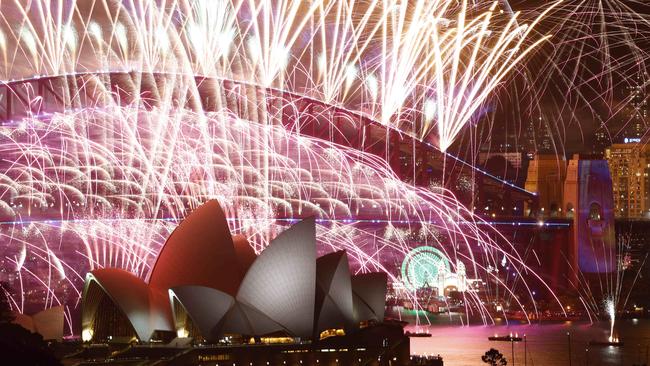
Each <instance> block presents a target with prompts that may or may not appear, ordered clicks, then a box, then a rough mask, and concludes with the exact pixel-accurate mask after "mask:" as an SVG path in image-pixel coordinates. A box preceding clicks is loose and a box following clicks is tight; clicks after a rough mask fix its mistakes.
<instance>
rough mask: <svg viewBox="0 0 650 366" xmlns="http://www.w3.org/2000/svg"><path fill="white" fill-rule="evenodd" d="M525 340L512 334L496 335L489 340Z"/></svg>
mask: <svg viewBox="0 0 650 366" xmlns="http://www.w3.org/2000/svg"><path fill="white" fill-rule="evenodd" d="M523 340H524V339H523V338H521V337H519V336H511V335H507V336H496V335H495V336H492V337H488V341H498V342H521V341H523Z"/></svg>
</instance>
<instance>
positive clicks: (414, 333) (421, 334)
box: [404, 330, 431, 337]
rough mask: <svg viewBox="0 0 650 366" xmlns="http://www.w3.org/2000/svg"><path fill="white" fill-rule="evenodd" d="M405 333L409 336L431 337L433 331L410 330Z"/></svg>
mask: <svg viewBox="0 0 650 366" xmlns="http://www.w3.org/2000/svg"><path fill="white" fill-rule="evenodd" d="M404 335H405V336H407V337H431V333H426V332H409V331H408V330H407V331H406V332H404Z"/></svg>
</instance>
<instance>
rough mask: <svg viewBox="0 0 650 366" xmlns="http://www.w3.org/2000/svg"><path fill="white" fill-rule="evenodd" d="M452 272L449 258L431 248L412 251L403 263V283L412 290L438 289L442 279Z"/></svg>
mask: <svg viewBox="0 0 650 366" xmlns="http://www.w3.org/2000/svg"><path fill="white" fill-rule="evenodd" d="M450 272H451V266H450V264H449V259H448V258H447V256H446V255H445V254H444V253H443V252H441V251H440V250H438V249H436V248H433V247H429V246H421V247H417V248H415V249H413V250H411V251H410V252H409V253H408V254H407V255H406V257H404V261H403V262H402V282H404V286H406V287H407V288H409V289H411V290H417V289H420V288H424V287H438V284H439V283H440V277H441V276H446V275H447V274H449V273H450Z"/></svg>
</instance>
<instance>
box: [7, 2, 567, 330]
mask: <svg viewBox="0 0 650 366" xmlns="http://www.w3.org/2000/svg"><path fill="white" fill-rule="evenodd" d="M554 6H555V5H551V6H549V7H548V8H547V10H546V11H544V12H542V13H541V14H539V15H536V16H535V17H532V18H531V19H529V20H526V19H522V17H521V16H520V15H510V14H503V13H502V12H500V11H498V8H497V5H496V4H488V5H486V4H475V5H471V6H470V5H468V4H467V2H463V3H461V4H457V3H456V2H451V1H424V0H422V1H415V2H410V1H397V0H384V1H371V2H356V1H308V2H305V1H298V0H283V1H265V0H261V1H243V0H233V1H210V0H203V1H201V0H197V1H162V2H161V1H153V0H143V1H125V2H122V3H115V2H110V1H99V0H97V1H88V2H83V3H76V2H74V1H73V2H70V1H46V0H37V1H30V2H24V3H21V2H14V3H11V4H8V3H2V5H1V6H0V8H1V10H2V14H3V17H4V19H3V20H4V26H3V27H0V34H1V36H0V52H2V60H3V62H2V64H1V65H2V66H0V70H1V71H0V73H2V77H3V78H4V79H5V81H6V84H7V85H9V87H10V88H11V91H12V100H13V102H12V103H16V106H15V107H14V112H13V113H14V115H16V116H18V117H11V118H13V120H12V121H6V123H4V124H3V126H2V127H1V129H0V151H2V161H1V162H0V169H1V170H0V184H1V186H0V187H1V190H0V215H2V217H3V223H4V225H3V227H2V229H1V230H0V235H2V237H3V239H2V240H3V241H4V242H5V243H7V244H6V246H7V248H9V249H8V251H7V253H5V260H6V261H7V262H8V263H11V265H12V268H15V269H16V272H17V275H18V276H19V280H20V283H21V284H22V283H23V277H26V278H28V279H29V280H30V282H34V283H37V285H38V286H40V287H41V288H43V291H44V296H43V297H44V306H45V307H48V306H52V305H58V304H63V303H70V301H69V298H76V297H78V296H79V283H80V282H81V281H82V277H83V274H84V272H85V271H88V270H91V269H93V268H97V267H104V266H115V267H120V268H125V269H128V270H129V271H132V272H134V273H136V274H138V275H140V276H142V277H146V276H147V274H148V273H149V269H150V266H151V265H152V261H153V260H154V258H155V256H156V254H157V252H158V250H159V249H160V245H161V244H162V243H163V242H164V240H165V238H166V237H167V235H168V234H169V232H170V231H171V230H172V229H173V227H174V225H175V224H176V223H177V222H178V220H180V219H182V218H183V217H184V216H185V215H186V213H187V212H189V211H190V210H192V209H193V208H194V207H197V206H198V205H199V204H201V203H202V202H204V201H205V200H207V199H211V198H216V199H218V200H219V201H220V203H221V204H222V206H223V207H224V208H225V209H226V211H227V214H228V216H229V219H230V224H231V229H232V230H233V231H234V232H238V233H243V234H245V235H246V236H247V237H248V238H249V239H250V240H249V241H250V242H251V243H253V244H254V245H255V249H256V250H257V251H258V252H259V251H260V250H261V249H262V248H263V247H264V246H265V245H266V243H267V242H268V240H269V239H270V238H272V237H274V236H275V235H276V234H277V233H278V232H279V231H280V230H282V227H283V225H284V224H286V223H289V222H292V221H294V220H297V219H300V218H303V217H307V216H310V215H314V216H316V217H317V221H318V223H319V224H320V226H319V230H320V231H322V234H320V233H319V235H318V236H319V238H322V243H321V244H322V248H325V249H346V250H347V251H348V255H349V256H350V257H351V258H353V260H354V266H356V267H355V270H356V271H366V270H370V269H372V270H386V266H387V263H388V262H389V261H390V260H387V259H386V258H385V253H386V252H394V253H399V254H401V255H405V254H406V253H407V252H408V251H409V250H410V249H411V248H412V247H413V246H415V245H417V243H416V241H415V239H414V238H413V236H412V235H410V234H409V233H410V232H412V231H417V232H418V233H419V237H420V238H424V241H425V242H424V243H421V244H426V245H431V246H435V247H437V248H439V250H440V253H443V254H444V256H445V257H446V258H449V259H450V260H451V263H452V264H451V265H452V267H456V266H457V265H456V263H464V264H463V267H465V266H467V271H468V272H469V273H471V275H472V276H473V277H476V278H491V279H492V281H493V282H494V283H495V286H499V287H504V290H505V291H506V292H509V293H511V294H512V295H514V294H513V293H512V289H510V288H508V287H506V286H504V283H503V281H502V280H501V279H499V278H498V277H497V276H496V275H495V274H494V273H492V272H491V271H489V270H488V268H495V267H497V262H498V261H499V260H500V259H501V258H506V257H507V258H508V263H510V265H511V266H512V268H511V271H514V272H517V273H524V272H526V273H528V275H529V276H530V277H531V278H534V279H538V277H537V276H536V275H535V274H534V272H533V271H530V270H529V269H528V267H527V266H526V265H525V263H524V261H523V260H522V259H521V257H519V255H518V254H517V252H516V251H515V250H514V248H513V247H512V245H511V244H510V243H508V242H507V240H505V239H504V238H503V237H501V236H500V234H498V232H496V230H494V229H493V228H491V227H490V226H489V225H478V224H477V223H478V222H479V221H480V219H479V218H478V217H476V216H475V215H474V214H473V213H472V212H471V211H470V210H467V209H466V208H465V207H464V206H463V205H462V204H460V203H459V202H458V200H456V198H455V197H454V195H453V194H452V193H451V192H449V191H447V190H446V189H445V188H444V187H439V188H436V189H434V190H429V189H426V188H422V187H415V186H412V185H409V184H406V183H404V182H403V181H401V180H400V179H399V178H398V177H397V176H396V175H395V173H394V172H393V171H392V170H391V169H390V167H389V166H388V163H386V161H384V160H383V159H381V158H380V157H379V156H378V155H374V154H370V153H368V152H365V151H362V149H361V150H360V149H357V148H354V147H351V146H347V145H346V144H344V143H342V142H340V141H333V140H328V139H324V138H319V137H315V136H312V135H309V134H308V133H305V131H304V130H303V129H306V128H307V126H309V124H310V123H311V124H312V127H313V128H322V129H325V130H330V129H332V130H333V129H338V128H342V127H340V126H339V125H337V124H335V123H334V120H335V119H336V118H340V119H341V120H343V123H344V124H345V123H347V122H349V126H346V128H358V124H355V123H356V122H355V123H353V122H354V121H358V120H363V121H371V122H372V123H374V122H375V121H377V122H378V123H379V124H381V125H383V126H384V127H385V128H387V129H395V130H398V131H400V133H404V134H406V135H409V136H411V138H416V139H426V140H432V141H437V143H438V146H439V147H440V148H441V149H442V150H446V149H447V148H449V146H450V145H451V144H452V143H453V142H454V140H455V139H456V136H457V135H458V134H459V132H460V131H461V130H462V129H463V128H464V126H466V125H467V124H468V123H469V122H470V121H472V120H474V119H475V118H476V115H477V112H478V111H479V110H480V109H481V108H482V107H483V106H484V105H485V103H487V101H488V100H489V97H490V95H491V94H492V92H493V91H494V90H496V89H497V88H498V87H499V86H500V85H501V84H502V83H503V82H504V80H505V78H506V77H507V76H508V75H509V74H510V73H511V72H512V70H513V69H514V68H516V67H517V66H518V65H519V64H520V63H522V62H523V61H524V60H525V59H526V58H527V55H528V54H530V53H532V52H534V51H535V49H536V48H537V47H538V46H539V45H540V44H541V43H543V42H544V41H545V40H547V38H548V36H547V35H541V36H539V35H537V34H536V33H534V32H532V29H534V27H535V25H536V24H537V22H538V21H539V19H542V18H543V17H544V16H545V15H546V13H547V12H548V11H550V10H551V9H552V8H553V7H554ZM8 14H10V15H11V17H10V16H9V15H8ZM16 25H18V26H16ZM44 78H46V79H47V80H48V82H47V83H46V84H43V85H46V87H44V89H47V90H40V89H39V90H35V89H34V87H33V81H34V80H37V79H41V80H42V79H44ZM48 96H49V97H48ZM304 100H310V101H312V102H310V103H304V102H303V101H304ZM313 101H315V102H313ZM314 106H315V107H314ZM16 110H20V111H21V112H20V113H16ZM340 116H343V117H340ZM350 126H351V127H350ZM364 131H365V130H364ZM370 138H372V136H360V137H359V139H361V140H362V141H364V140H368V139H370ZM415 143H419V142H418V141H414V144H415ZM467 179H470V178H467ZM459 184H462V186H463V187H469V188H467V189H473V188H471V187H473V182H471V181H463V182H459ZM474 253H480V256H479V257H475V254H474ZM7 262H6V263H7ZM80 263H81V264H80ZM453 270H454V271H458V269H457V268H453ZM464 271H465V269H463V272H464ZM393 280H394V281H399V279H398V278H395V277H394V278H393ZM21 286H22V285H21ZM523 287H524V288H525V290H527V289H528V286H527V285H526V283H525V282H524V285H523ZM61 289H64V290H61ZM22 290H23V289H22V288H21V294H23V293H25V291H22ZM63 293H65V295H63ZM469 297H470V298H469V299H468V301H469V302H472V304H473V305H474V306H475V307H476V308H477V309H478V310H477V311H478V312H479V314H480V316H481V317H482V318H483V319H484V321H485V322H490V321H491V317H490V314H489V312H488V311H487V309H486V307H485V301H484V300H485V299H481V298H479V297H478V295H475V294H472V295H470V296H469ZM512 298H513V301H516V302H517V303H518V304H519V305H520V306H521V305H522V304H521V303H519V301H520V300H519V298H518V297H517V296H512ZM12 300H13V302H14V305H15V306H16V307H17V308H19V309H21V310H22V309H23V306H24V303H23V302H24V297H23V296H18V297H15V298H13V299H12ZM521 307H522V308H523V306H521ZM68 320H69V321H71V320H70V315H69V313H68Z"/></svg>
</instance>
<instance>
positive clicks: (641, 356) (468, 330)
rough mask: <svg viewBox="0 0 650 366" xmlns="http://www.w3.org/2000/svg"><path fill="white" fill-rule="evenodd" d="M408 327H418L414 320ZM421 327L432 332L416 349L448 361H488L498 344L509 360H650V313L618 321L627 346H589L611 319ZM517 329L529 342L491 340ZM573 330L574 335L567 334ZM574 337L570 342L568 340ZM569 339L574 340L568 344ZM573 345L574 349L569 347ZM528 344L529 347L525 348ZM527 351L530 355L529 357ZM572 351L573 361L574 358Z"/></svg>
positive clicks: (578, 364)
mask: <svg viewBox="0 0 650 366" xmlns="http://www.w3.org/2000/svg"><path fill="white" fill-rule="evenodd" d="M407 329H408V330H411V331H415V330H416V329H415V327H414V326H411V327H408V328H407ZM417 331H419V332H422V331H424V332H430V333H431V337H414V338H411V353H412V354H420V355H425V354H428V355H438V354H440V355H441V356H442V357H443V360H444V363H445V365H446V366H465V365H484V363H483V362H482V361H481V356H482V355H483V354H484V353H485V351H487V350H489V349H490V348H496V349H498V350H499V351H500V352H501V353H502V354H503V355H504V356H505V358H506V359H507V361H508V365H509V366H510V365H513V364H514V365H529V366H534V365H538V366H544V365H572V366H583V365H630V366H631V365H643V364H646V365H650V363H649V361H650V360H649V359H648V357H650V355H649V354H648V352H649V348H650V319H625V320H620V321H617V323H616V326H615V333H616V334H617V335H618V336H619V339H620V340H621V341H622V342H624V346H623V347H612V346H589V342H590V341H592V340H594V341H606V340H607V337H608V336H609V323H607V322H598V323H594V324H591V323H589V322H570V321H567V322H563V323H549V324H534V325H529V324H518V325H512V324H511V325H491V326H481V325H471V326H457V325H444V324H434V325H428V326H419V327H417ZM510 333H512V334H513V335H515V334H517V335H519V336H521V337H523V336H524V335H525V336H526V345H524V342H519V343H514V363H513V362H512V355H513V349H512V345H513V344H511V343H510V342H494V341H489V340H488V337H489V336H494V335H495V334H496V335H500V336H505V335H509V334H510ZM567 333H569V334H570V335H567ZM569 341H570V342H569ZM569 345H570V346H569ZM569 347H570V350H569ZM524 348H526V349H525V350H524ZM524 353H526V360H525V361H524ZM569 354H570V355H571V363H569Z"/></svg>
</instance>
